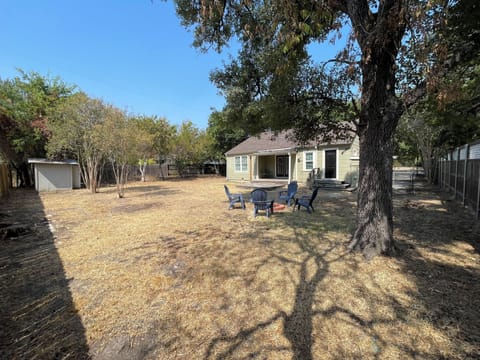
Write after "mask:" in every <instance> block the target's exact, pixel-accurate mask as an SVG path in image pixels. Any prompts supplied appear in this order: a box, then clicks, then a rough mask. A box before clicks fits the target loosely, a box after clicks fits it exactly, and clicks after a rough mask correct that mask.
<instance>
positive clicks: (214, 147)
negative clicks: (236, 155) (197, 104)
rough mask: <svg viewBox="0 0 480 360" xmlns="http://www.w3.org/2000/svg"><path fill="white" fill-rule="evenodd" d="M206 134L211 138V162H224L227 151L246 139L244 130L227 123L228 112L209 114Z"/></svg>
mask: <svg viewBox="0 0 480 360" xmlns="http://www.w3.org/2000/svg"><path fill="white" fill-rule="evenodd" d="M207 134H208V136H209V137H210V138H211V148H210V157H211V158H212V160H224V159H225V153H226V152H227V151H228V150H230V149H231V148H232V147H234V146H235V145H238V144H239V143H241V142H242V141H243V140H245V139H246V138H247V133H246V132H245V130H243V129H242V128H241V127H238V125H237V124H235V123H232V122H230V121H228V110H224V111H214V112H213V113H212V114H210V117H209V118H208V127H207Z"/></svg>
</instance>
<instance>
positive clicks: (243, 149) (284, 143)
mask: <svg viewBox="0 0 480 360" xmlns="http://www.w3.org/2000/svg"><path fill="white" fill-rule="evenodd" d="M353 138H354V133H353V132H352V133H351V136H347V137H345V136H344V137H342V138H337V139H335V138H333V139H332V140H330V141H329V142H328V143H327V142H316V141H311V142H310V143H308V144H306V145H304V146H302V145H301V144H300V143H299V142H297V141H295V140H294V137H293V131H292V130H285V131H281V132H274V131H265V132H262V133H261V134H259V135H255V136H250V137H249V138H247V139H246V140H244V141H242V142H241V143H240V144H238V145H237V146H235V147H233V148H232V149H230V150H228V151H227V152H226V153H225V155H227V156H231V155H240V154H254V153H261V152H280V151H285V152H287V151H292V150H296V149H298V148H300V147H314V146H316V145H329V144H330V145H347V144H351V143H352V142H353Z"/></svg>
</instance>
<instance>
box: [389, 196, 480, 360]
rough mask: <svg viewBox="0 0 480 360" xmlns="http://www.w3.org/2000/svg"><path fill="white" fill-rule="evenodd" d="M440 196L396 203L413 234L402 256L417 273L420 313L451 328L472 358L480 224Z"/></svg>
mask: <svg viewBox="0 0 480 360" xmlns="http://www.w3.org/2000/svg"><path fill="white" fill-rule="evenodd" d="M440 198H441V199H442V201H441V205H440V204H438V205H431V204H429V205H428V206H425V205H424V204H423V203H422V201H421V199H420V201H416V200H415V198H413V201H410V200H406V201H404V202H403V204H402V205H401V206H400V207H399V208H398V209H397V219H396V221H395V223H396V227H397V228H398V229H399V230H400V232H401V233H403V234H405V235H407V238H408V239H413V241H412V242H411V243H408V244H406V245H407V246H406V247H407V248H408V249H407V250H405V251H404V252H403V253H402V255H401V258H400V260H401V261H402V262H403V263H404V266H405V270H406V271H407V272H408V273H411V274H412V275H413V276H414V277H415V282H416V285H417V288H418V292H417V293H416V294H415V296H416V298H417V299H418V301H419V303H421V304H423V308H424V310H423V313H421V314H420V316H423V318H425V319H426V320H427V321H429V322H430V323H431V324H433V325H434V326H435V327H436V328H437V329H439V330H441V331H442V332H444V333H445V334H447V335H448V337H449V340H450V341H451V343H452V346H453V347H454V348H455V349H457V352H458V353H459V354H460V355H461V357H462V358H464V359H469V358H471V359H473V358H477V356H478V354H480V322H479V319H480V283H479V279H480V270H479V267H478V261H479V259H478V255H479V248H480V226H479V225H480V224H479V223H478V222H476V221H475V219H474V216H472V214H471V213H470V212H468V211H467V210H466V209H464V208H462V207H461V206H460V205H459V204H458V203H456V202H453V201H449V200H447V195H446V194H443V193H440ZM408 242H410V240H408ZM466 244H469V245H471V248H469V247H468V245H466ZM459 247H460V248H462V249H464V250H463V251H462V252H459V251H458V248H459ZM445 258H446V259H448V260H447V261H445V260H444V259H445Z"/></svg>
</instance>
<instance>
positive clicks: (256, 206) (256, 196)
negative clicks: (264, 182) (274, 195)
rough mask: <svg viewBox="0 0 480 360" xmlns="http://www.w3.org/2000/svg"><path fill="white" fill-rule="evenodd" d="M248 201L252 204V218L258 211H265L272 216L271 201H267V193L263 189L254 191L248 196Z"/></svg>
mask: <svg viewBox="0 0 480 360" xmlns="http://www.w3.org/2000/svg"><path fill="white" fill-rule="evenodd" d="M250 201H251V202H252V203H253V217H256V216H257V214H258V211H259V210H263V211H265V215H266V216H267V217H270V214H273V200H267V192H266V191H265V190H263V189H255V190H253V191H252V192H251V194H250Z"/></svg>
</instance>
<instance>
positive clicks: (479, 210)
mask: <svg viewBox="0 0 480 360" xmlns="http://www.w3.org/2000/svg"><path fill="white" fill-rule="evenodd" d="M475 216H476V219H477V220H478V219H479V218H480V171H479V172H478V190H477V212H476V214H475Z"/></svg>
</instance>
